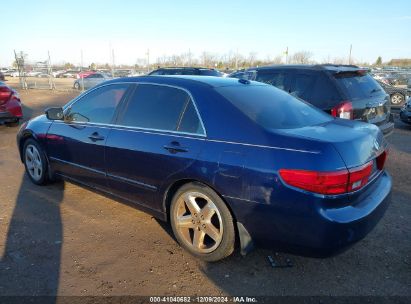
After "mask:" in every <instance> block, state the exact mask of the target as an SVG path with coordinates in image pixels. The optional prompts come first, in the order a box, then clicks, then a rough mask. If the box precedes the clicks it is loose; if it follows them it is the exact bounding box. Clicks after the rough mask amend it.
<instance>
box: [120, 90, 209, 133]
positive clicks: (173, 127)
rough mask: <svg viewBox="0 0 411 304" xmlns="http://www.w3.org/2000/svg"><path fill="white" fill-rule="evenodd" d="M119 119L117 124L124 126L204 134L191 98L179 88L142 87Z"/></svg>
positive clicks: (130, 99) (130, 100)
mask: <svg viewBox="0 0 411 304" xmlns="http://www.w3.org/2000/svg"><path fill="white" fill-rule="evenodd" d="M120 116H121V117H120V119H119V121H118V124H120V125H124V126H131V127H138V128H144V129H153V130H164V131H179V132H184V133H195V134H203V133H204V129H203V127H202V124H201V122H200V118H199V117H198V114H197V111H196V109H195V106H194V104H193V101H192V100H191V97H190V95H189V94H188V93H187V92H186V91H184V90H181V89H178V88H172V87H167V86H161V85H151V84H140V85H138V86H137V88H136V90H135V92H134V94H133V96H131V98H129V102H128V103H127V105H126V107H125V109H124V111H123V114H122V115H120Z"/></svg>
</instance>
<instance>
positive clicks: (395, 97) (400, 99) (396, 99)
mask: <svg viewBox="0 0 411 304" xmlns="http://www.w3.org/2000/svg"><path fill="white" fill-rule="evenodd" d="M404 100H405V98H404V95H402V94H399V93H394V94H392V95H391V104H392V105H395V106H400V105H402V104H403V103H404Z"/></svg>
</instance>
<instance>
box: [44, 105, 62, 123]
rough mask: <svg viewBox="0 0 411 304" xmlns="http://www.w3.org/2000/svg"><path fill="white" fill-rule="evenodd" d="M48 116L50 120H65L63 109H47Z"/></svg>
mask: <svg viewBox="0 0 411 304" xmlns="http://www.w3.org/2000/svg"><path fill="white" fill-rule="evenodd" d="M46 116H47V118H48V119H50V120H63V119H64V113H63V108H48V109H46Z"/></svg>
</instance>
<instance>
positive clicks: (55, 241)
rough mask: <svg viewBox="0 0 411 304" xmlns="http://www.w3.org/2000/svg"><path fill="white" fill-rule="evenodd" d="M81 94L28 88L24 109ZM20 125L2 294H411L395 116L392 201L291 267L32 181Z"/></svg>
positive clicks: (9, 179) (4, 225)
mask: <svg viewBox="0 0 411 304" xmlns="http://www.w3.org/2000/svg"><path fill="white" fill-rule="evenodd" d="M75 94H76V93H75V92H65V93H64V92H58V93H52V92H49V91H40V90H30V91H28V92H22V93H21V97H22V100H23V102H24V104H25V109H24V111H25V115H26V117H32V116H35V115H37V114H40V113H42V111H43V109H44V108H46V107H49V106H52V105H62V104H64V103H65V102H67V101H68V100H69V99H71V98H72V97H74V96H75ZM17 130H18V128H9V127H5V126H0V295H56V294H57V295H76V296H79V295H111V296H114V295H191V296H193V295H207V296H209V295H215V296H217V295H228V296H230V295H249V296H251V295H255V296H257V295H265V296H267V295H290V296H291V295H292V296H294V295H301V296H307V295H308V296H328V295H332V296H358V295H361V296H391V295H402V296H411V233H410V232H411V222H410V218H411V205H410V203H411V187H410V182H411V181H410V177H411V136H410V135H411V126H406V125H404V124H402V123H401V122H399V121H396V129H395V131H394V133H393V134H392V135H391V136H390V137H389V142H390V143H391V144H392V145H391V151H390V155H389V160H388V163H387V170H388V171H389V172H390V173H391V175H392V176H393V179H394V187H393V195H392V204H391V206H390V207H389V209H388V210H387V213H386V215H385V216H384V218H383V219H382V221H381V222H380V223H379V224H378V226H377V227H376V228H375V229H374V230H373V231H372V232H371V233H370V234H369V235H368V236H367V237H366V238H365V239H364V240H362V241H360V242H359V243H358V244H356V245H355V246H354V247H353V248H351V249H350V250H348V251H346V252H345V253H343V254H341V255H339V256H336V257H333V258H327V259H313V258H304V257H299V256H293V255H289V254H281V253H280V254H279V255H278V256H276V258H278V259H285V258H289V259H291V261H292V262H293V264H294V266H293V267H291V268H284V269H275V268H272V267H271V266H270V265H269V263H268V261H267V256H268V255H275V253H274V252H273V251H270V250H262V249H257V250H255V251H253V252H252V253H250V254H249V255H247V256H246V257H241V256H240V255H239V254H238V253H237V254H235V255H233V256H232V257H230V258H228V259H226V260H224V261H222V262H220V263H214V264H207V263H203V262H200V261H198V260H196V259H194V258H192V257H191V256H190V255H189V254H187V253H186V252H184V251H183V250H182V249H181V248H180V247H179V246H178V245H177V243H176V242H175V240H174V239H173V237H172V236H171V230H170V228H169V227H168V226H167V224H164V223H161V222H158V221H157V220H155V219H153V218H152V217H151V216H149V215H147V214H145V213H143V212H141V211H139V210H138V209H136V208H134V207H133V206H129V205H124V204H121V203H118V202H116V201H113V200H111V199H108V198H105V197H103V196H101V195H98V194H95V193H92V192H90V191H89V190H85V189H83V188H80V187H78V186H76V185H73V184H70V183H63V182H59V183H56V184H52V185H48V186H45V187H39V186H35V185H33V184H31V183H30V181H29V180H28V178H27V177H25V175H24V170H23V165H22V164H21V163H20V161H19V158H18V152H17V149H16V142H15V135H16V132H17ZM0 301H1V300H0Z"/></svg>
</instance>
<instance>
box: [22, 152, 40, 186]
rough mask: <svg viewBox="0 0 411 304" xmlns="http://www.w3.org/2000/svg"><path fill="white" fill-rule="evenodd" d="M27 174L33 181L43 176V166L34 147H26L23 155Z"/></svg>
mask: <svg viewBox="0 0 411 304" xmlns="http://www.w3.org/2000/svg"><path fill="white" fill-rule="evenodd" d="M25 163H26V167H27V172H28V173H29V174H30V176H31V178H33V179H34V180H35V181H39V180H40V179H41V177H42V175H43V164H42V161H41V157H40V152H39V150H37V148H36V147H35V146H34V145H28V146H27V147H26V153H25Z"/></svg>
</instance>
